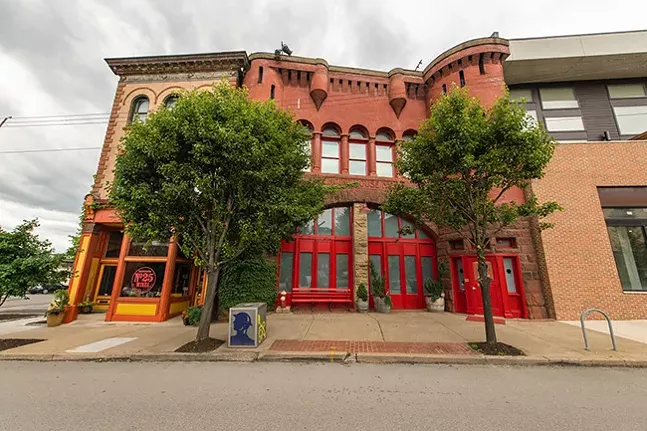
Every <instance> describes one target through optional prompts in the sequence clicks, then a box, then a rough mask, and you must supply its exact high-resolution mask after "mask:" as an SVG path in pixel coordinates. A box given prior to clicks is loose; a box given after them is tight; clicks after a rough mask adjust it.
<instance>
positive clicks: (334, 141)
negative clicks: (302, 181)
mask: <svg viewBox="0 0 647 431" xmlns="http://www.w3.org/2000/svg"><path fill="white" fill-rule="evenodd" d="M339 150H340V133H339V128H338V127H337V126H335V125H333V124H329V125H326V126H324V128H323V130H322V131H321V172H322V173H325V174H338V173H339V168H340V166H339V162H340V160H339V159H340V153H339Z"/></svg>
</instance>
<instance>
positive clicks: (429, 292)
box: [422, 262, 449, 301]
mask: <svg viewBox="0 0 647 431" xmlns="http://www.w3.org/2000/svg"><path fill="white" fill-rule="evenodd" d="M448 272H449V271H448V269H447V263H445V262H438V279H437V280H434V279H433V278H428V279H426V280H425V281H424V282H423V284H422V287H423V289H424V291H425V296H429V297H430V298H431V300H432V301H436V300H437V299H438V298H440V297H441V295H442V293H443V292H444V291H445V286H444V285H443V282H442V279H443V278H444V277H445V276H446V275H447V273H448Z"/></svg>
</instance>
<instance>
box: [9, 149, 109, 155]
mask: <svg viewBox="0 0 647 431" xmlns="http://www.w3.org/2000/svg"><path fill="white" fill-rule="evenodd" d="M101 148H103V147H71V148H35V149H30V150H6V151H0V154H24V153H53V152H58V151H85V150H100V149H101Z"/></svg>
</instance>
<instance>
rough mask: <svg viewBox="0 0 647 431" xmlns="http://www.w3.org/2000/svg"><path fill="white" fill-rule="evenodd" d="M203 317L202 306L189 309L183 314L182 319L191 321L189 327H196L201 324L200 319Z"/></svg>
mask: <svg viewBox="0 0 647 431" xmlns="http://www.w3.org/2000/svg"><path fill="white" fill-rule="evenodd" d="M201 316H202V306H198V307H189V308H187V309H186V310H184V311H183V312H182V317H186V319H187V320H188V321H189V325H191V326H196V325H197V324H198V323H200V317H201Z"/></svg>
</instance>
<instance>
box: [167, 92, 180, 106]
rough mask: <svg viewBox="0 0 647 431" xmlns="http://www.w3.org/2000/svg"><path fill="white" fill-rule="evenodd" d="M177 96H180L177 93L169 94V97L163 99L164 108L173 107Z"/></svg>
mask: <svg viewBox="0 0 647 431" xmlns="http://www.w3.org/2000/svg"><path fill="white" fill-rule="evenodd" d="M179 98H180V96H178V95H177V94H171V95H170V96H169V97H167V98H166V99H164V106H166V109H173V107H174V106H175V104H176V103H177V100H178V99H179Z"/></svg>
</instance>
